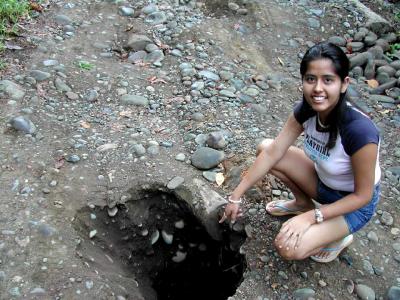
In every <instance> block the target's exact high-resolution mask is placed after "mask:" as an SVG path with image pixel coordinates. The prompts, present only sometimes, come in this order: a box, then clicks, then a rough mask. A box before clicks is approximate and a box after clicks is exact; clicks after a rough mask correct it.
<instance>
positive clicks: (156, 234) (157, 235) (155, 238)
mask: <svg viewBox="0 0 400 300" xmlns="http://www.w3.org/2000/svg"><path fill="white" fill-rule="evenodd" d="M159 238H160V232H159V231H158V230H156V231H154V232H153V234H152V235H151V237H150V241H151V244H152V245H154V244H155V243H157V241H158V239H159Z"/></svg>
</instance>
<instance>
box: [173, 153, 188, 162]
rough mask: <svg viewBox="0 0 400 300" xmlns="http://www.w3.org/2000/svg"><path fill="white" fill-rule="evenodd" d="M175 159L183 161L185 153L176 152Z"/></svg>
mask: <svg viewBox="0 0 400 300" xmlns="http://www.w3.org/2000/svg"><path fill="white" fill-rule="evenodd" d="M175 159H176V160H177V161H185V159H186V155H185V154H184V153H178V154H177V155H176V156H175Z"/></svg>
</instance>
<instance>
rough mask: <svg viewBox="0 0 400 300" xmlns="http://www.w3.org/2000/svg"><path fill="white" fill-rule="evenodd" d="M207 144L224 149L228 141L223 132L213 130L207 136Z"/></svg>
mask: <svg viewBox="0 0 400 300" xmlns="http://www.w3.org/2000/svg"><path fill="white" fill-rule="evenodd" d="M206 143H207V145H208V146H209V147H211V148H214V149H224V148H225V147H226V146H227V144H228V143H227V142H226V140H225V137H224V135H223V133H222V132H212V133H210V134H209V135H208V137H207V142H206Z"/></svg>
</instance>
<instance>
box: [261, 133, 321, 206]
mask: <svg viewBox="0 0 400 300" xmlns="http://www.w3.org/2000/svg"><path fill="white" fill-rule="evenodd" d="M272 141H273V140H271V139H266V140H264V141H263V142H262V143H261V144H259V145H258V147H257V155H258V154H259V153H260V151H263V150H265V149H266V148H267V147H269V145H270V144H271V142H272ZM270 173H271V174H272V175H274V176H276V177H277V178H279V179H280V180H281V181H282V182H283V183H284V184H285V185H286V186H287V187H288V188H289V189H290V190H291V191H292V193H293V195H294V197H295V200H293V201H287V202H286V203H285V206H287V207H288V208H289V209H298V208H304V209H307V208H310V209H311V208H313V207H314V204H313V203H312V201H311V198H314V199H315V198H316V196H317V182H318V179H317V174H316V172H315V168H314V163H313V162H312V161H311V160H310V159H309V158H308V157H307V156H306V155H305V154H304V152H303V151H302V150H301V149H299V148H297V147H293V146H291V147H290V148H289V149H288V151H287V153H286V154H285V155H284V156H283V158H282V159H281V160H280V161H279V162H278V163H277V164H276V165H275V166H274V167H273V168H272V169H271V170H270ZM271 209H273V207H271Z"/></svg>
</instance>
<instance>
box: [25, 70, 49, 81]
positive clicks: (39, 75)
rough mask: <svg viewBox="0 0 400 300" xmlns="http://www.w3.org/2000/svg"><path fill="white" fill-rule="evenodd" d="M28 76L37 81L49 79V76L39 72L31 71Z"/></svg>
mask: <svg viewBox="0 0 400 300" xmlns="http://www.w3.org/2000/svg"><path fill="white" fill-rule="evenodd" d="M29 76H31V77H33V78H35V80H37V81H44V80H47V79H49V78H50V76H51V74H50V73H47V72H43V71H40V70H32V71H30V72H29Z"/></svg>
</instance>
